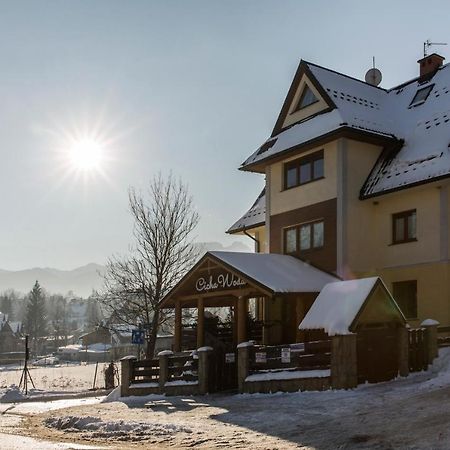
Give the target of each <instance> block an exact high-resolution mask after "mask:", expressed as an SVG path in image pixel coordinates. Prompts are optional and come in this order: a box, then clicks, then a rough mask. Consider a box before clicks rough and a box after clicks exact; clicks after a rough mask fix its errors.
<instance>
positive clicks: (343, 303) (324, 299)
mask: <svg viewBox="0 0 450 450" xmlns="http://www.w3.org/2000/svg"><path fill="white" fill-rule="evenodd" d="M378 280H380V278H379V277H372V278H361V279H358V280H347V281H338V282H335V283H329V284H327V285H326V286H325V287H324V288H323V289H322V291H321V292H320V294H319V295H318V296H317V298H316V300H315V301H314V303H313V304H312V306H311V309H310V310H309V311H308V313H307V314H306V316H305V317H304V319H303V320H302V322H301V324H300V325H299V327H298V328H299V329H300V330H316V329H324V330H325V332H326V333H328V335H330V336H334V335H336V334H351V332H350V330H349V328H350V326H351V324H352V322H353V321H354V319H355V317H356V315H357V314H358V312H359V310H360V309H361V307H362V306H363V304H364V302H365V300H366V298H367V296H368V295H369V294H370V292H371V291H372V289H373V288H374V286H375V284H376V282H377V281H378ZM380 281H381V280H380Z"/></svg>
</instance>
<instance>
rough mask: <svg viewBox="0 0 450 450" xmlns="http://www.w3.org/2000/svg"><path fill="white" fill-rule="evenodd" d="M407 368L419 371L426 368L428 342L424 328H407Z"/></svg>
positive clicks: (411, 370)
mask: <svg viewBox="0 0 450 450" xmlns="http://www.w3.org/2000/svg"><path fill="white" fill-rule="evenodd" d="M408 343H409V370H410V372H420V371H422V370H427V368H428V343H427V339H426V331H425V328H414V329H409V330H408Z"/></svg>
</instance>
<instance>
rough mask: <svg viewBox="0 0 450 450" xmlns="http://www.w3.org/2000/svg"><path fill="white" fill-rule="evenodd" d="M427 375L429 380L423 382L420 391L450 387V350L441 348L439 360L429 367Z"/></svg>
mask: <svg viewBox="0 0 450 450" xmlns="http://www.w3.org/2000/svg"><path fill="white" fill-rule="evenodd" d="M427 373H429V374H430V376H431V378H430V379H429V380H426V381H423V382H422V383H420V385H419V386H418V388H419V389H426V390H429V389H438V388H442V387H446V386H450V348H449V347H448V348H441V349H440V350H439V358H436V359H435V360H434V362H433V365H432V366H430V367H429V369H428V371H427Z"/></svg>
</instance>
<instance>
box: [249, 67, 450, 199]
mask: <svg viewBox="0 0 450 450" xmlns="http://www.w3.org/2000/svg"><path fill="white" fill-rule="evenodd" d="M302 64H303V65H305V66H306V67H307V68H308V70H309V73H310V74H311V75H312V76H313V77H314V78H315V79H316V81H317V82H318V83H319V84H320V85H321V86H322V88H323V89H324V90H325V92H326V93H327V94H328V96H329V97H330V99H331V100H332V102H333V103H334V105H335V106H336V108H334V109H332V110H331V111H328V112H324V113H322V114H318V115H315V116H312V117H311V118H309V119H306V120H304V121H302V122H299V123H297V124H295V125H293V126H291V127H289V128H287V129H285V130H282V131H281V132H280V133H279V134H277V135H276V136H273V137H271V138H269V140H268V141H267V142H266V143H265V144H264V145H263V146H261V147H260V148H259V149H258V150H257V151H256V152H254V153H253V154H252V155H251V156H250V157H249V158H247V160H246V161H244V163H243V164H242V167H243V168H245V167H246V166H249V165H251V164H254V163H256V162H261V161H263V160H266V159H269V158H271V157H273V156H275V155H278V154H280V153H282V152H284V151H287V150H289V149H291V148H293V147H296V146H299V145H303V144H306V143H308V142H310V141H313V140H314V139H317V138H319V137H321V136H324V135H326V134H328V133H330V132H333V131H337V130H339V129H340V128H344V127H346V128H350V129H354V130H360V131H365V132H369V133H371V134H374V135H379V136H384V137H386V138H391V139H392V140H393V142H397V143H399V142H400V143H401V142H403V146H402V147H401V148H400V150H398V148H399V147H398V146H397V147H396V148H394V149H393V150H392V151H390V152H386V153H385V154H384V155H383V157H382V158H380V160H379V161H378V162H377V164H376V165H375V167H374V169H373V170H372V173H371V174H370V175H369V177H368V179H367V181H366V182H365V184H364V186H363V187H362V190H361V195H362V197H371V196H374V195H379V194H382V193H384V192H388V191H391V190H394V189H400V188H404V187H407V186H410V185H415V184H418V183H423V182H426V181H431V180H433V179H435V178H441V177H447V176H450V150H449V145H450V65H449V64H447V65H445V66H442V67H441V68H440V69H439V70H438V71H437V72H436V74H435V75H434V76H433V77H432V78H431V79H429V80H420V79H419V78H416V79H413V80H411V81H408V82H407V83H405V84H403V85H400V86H398V87H395V88H392V89H390V90H385V89H381V88H378V87H375V86H371V85H369V84H367V83H365V82H363V81H360V80H357V79H354V78H351V77H348V76H346V75H344V74H340V73H338V72H335V71H333V70H330V69H326V68H324V67H320V66H317V65H315V64H312V63H308V62H306V61H303V62H302ZM426 87H431V90H430V94H429V95H428V97H427V98H426V100H425V101H424V102H422V103H420V104H418V105H417V106H411V101H412V99H413V98H414V96H415V95H416V93H417V91H418V90H419V89H422V88H426Z"/></svg>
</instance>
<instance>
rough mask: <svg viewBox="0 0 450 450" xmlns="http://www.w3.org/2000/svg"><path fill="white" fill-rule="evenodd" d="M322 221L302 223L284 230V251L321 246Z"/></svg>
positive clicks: (292, 251)
mask: <svg viewBox="0 0 450 450" xmlns="http://www.w3.org/2000/svg"><path fill="white" fill-rule="evenodd" d="M323 234H324V223H323V221H322V220H321V221H317V222H310V223H304V224H301V225H296V226H295V227H291V228H286V229H285V230H284V253H286V254H292V253H301V252H304V251H308V250H312V249H316V248H321V247H323V243H324V236H323Z"/></svg>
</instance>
